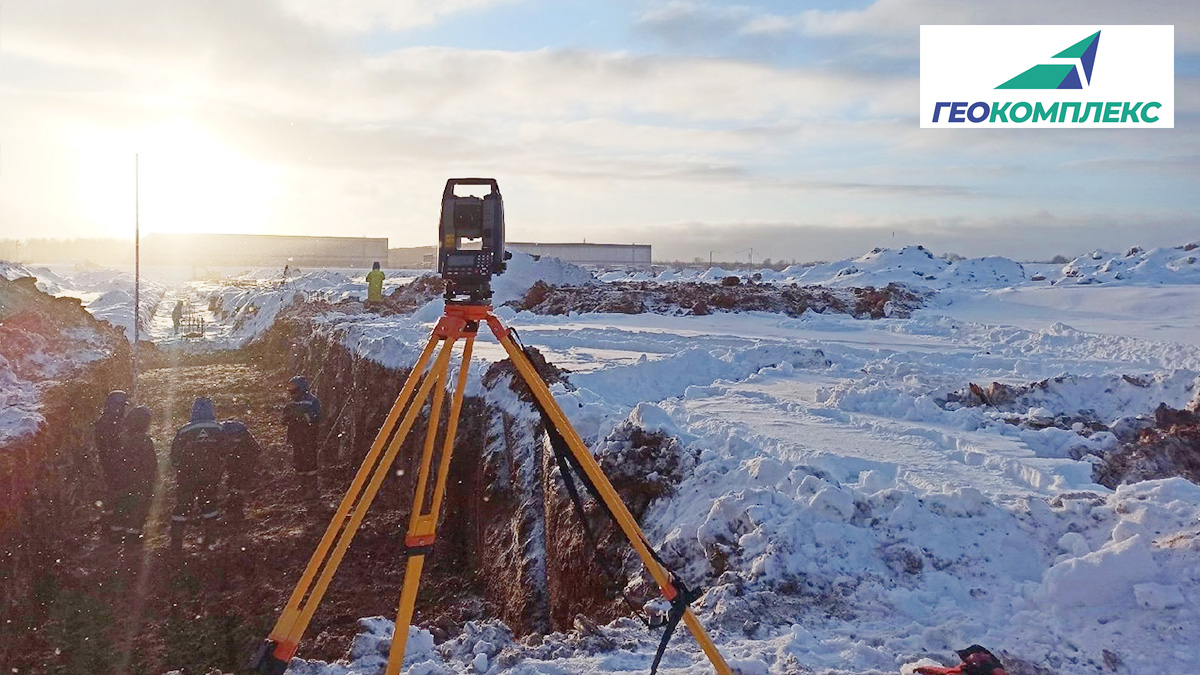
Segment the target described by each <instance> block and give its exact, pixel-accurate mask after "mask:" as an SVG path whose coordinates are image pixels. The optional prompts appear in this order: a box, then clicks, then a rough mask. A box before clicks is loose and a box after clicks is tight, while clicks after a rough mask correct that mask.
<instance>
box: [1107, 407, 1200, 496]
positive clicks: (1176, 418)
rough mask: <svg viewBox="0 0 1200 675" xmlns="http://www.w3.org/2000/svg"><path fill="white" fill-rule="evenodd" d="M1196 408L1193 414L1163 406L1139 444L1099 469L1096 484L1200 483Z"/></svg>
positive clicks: (1199, 419) (1118, 453)
mask: <svg viewBox="0 0 1200 675" xmlns="http://www.w3.org/2000/svg"><path fill="white" fill-rule="evenodd" d="M1196 404H1197V401H1193V402H1192V404H1191V405H1189V408H1191V409H1190V410H1176V409H1174V408H1170V407H1168V406H1166V405H1160V406H1159V407H1158V409H1157V410H1155V411H1154V423H1153V426H1150V427H1148V428H1145V429H1142V430H1141V432H1140V434H1139V435H1138V437H1137V439H1136V440H1134V441H1132V442H1130V443H1125V444H1124V445H1122V446H1121V448H1120V449H1118V450H1117V451H1116V452H1113V453H1111V454H1109V455H1108V456H1107V457H1105V459H1104V462H1103V463H1101V464H1099V465H1097V466H1096V469H1095V472H1094V474H1095V478H1096V482H1097V483H1100V484H1101V485H1104V486H1106V487H1110V488H1115V487H1117V486H1118V485H1120V484H1122V483H1136V482H1138V481H1143V480H1154V479H1156V478H1169V477H1171V476H1182V477H1183V478H1186V479H1188V480H1190V481H1192V482H1193V483H1200V413H1198V412H1197V411H1196V408H1197V407H1198V406H1197V405H1196Z"/></svg>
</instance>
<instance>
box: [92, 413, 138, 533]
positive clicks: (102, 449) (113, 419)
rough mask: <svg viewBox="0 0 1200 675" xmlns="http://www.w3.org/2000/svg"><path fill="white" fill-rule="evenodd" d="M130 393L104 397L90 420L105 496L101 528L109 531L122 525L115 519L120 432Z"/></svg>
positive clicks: (119, 460)
mask: <svg viewBox="0 0 1200 675" xmlns="http://www.w3.org/2000/svg"><path fill="white" fill-rule="evenodd" d="M128 402H129V395H128V394H126V393H125V392H123V391H121V390H119V389H115V390H113V391H110V392H108V396H107V397H105V399H104V410H102V411H101V412H100V417H98V418H96V421H95V422H94V423H92V442H93V445H94V446H95V448H96V458H97V459H98V460H99V461H100V472H101V473H102V474H103V476H104V485H105V488H106V492H105V497H104V499H103V500H102V501H101V504H102V506H101V527H105V526H107V527H108V529H109V530H110V531H112V532H121V531H123V530H124V526H123V525H121V524H119V523H118V522H117V521H116V520H114V514H115V509H116V504H117V501H118V500H119V499H120V495H121V489H120V488H121V486H122V483H121V479H122V475H121V474H122V466H121V455H122V453H121V431H122V428H123V426H124V423H125V406H126V405H127V404H128Z"/></svg>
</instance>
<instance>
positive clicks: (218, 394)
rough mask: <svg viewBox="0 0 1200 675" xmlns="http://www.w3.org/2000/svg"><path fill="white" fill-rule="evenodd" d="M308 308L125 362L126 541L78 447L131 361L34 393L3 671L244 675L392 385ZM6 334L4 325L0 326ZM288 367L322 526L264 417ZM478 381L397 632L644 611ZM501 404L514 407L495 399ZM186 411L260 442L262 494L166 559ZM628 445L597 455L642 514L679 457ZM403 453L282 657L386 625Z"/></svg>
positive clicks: (551, 625)
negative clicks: (131, 511)
mask: <svg viewBox="0 0 1200 675" xmlns="http://www.w3.org/2000/svg"><path fill="white" fill-rule="evenodd" d="M429 290H430V292H436V290H437V289H429ZM35 293H36V291H35ZM37 295H38V296H40V295H41V294H37ZM31 297H34V296H33V295H32V294H31ZM46 298H48V296H44V297H38V299H37V302H41V303H45V302H54V303H59V304H50V305H46V307H47V308H49V309H46V311H43V312H42V315H43V318H44V317H54V316H58V315H60V314H64V313H66V314H70V315H71V316H72V317H73V318H72V319H71V321H68V322H65V323H63V325H62V326H60V325H59V323H54V325H53V326H51V328H52V329H53V330H52V331H50V332H56V331H59V330H60V329H62V328H63V327H67V328H69V327H70V326H69V325H67V324H71V322H78V323H81V324H86V325H88V326H96V325H99V326H101V327H103V330H102V332H104V331H108V332H112V333H113V336H117V333H116V332H115V331H111V329H108V328H107V324H98V323H97V322H95V321H94V320H93V319H92V318H91V317H90V316H89V315H87V314H86V312H84V311H83V310H82V309H81V308H80V307H79V305H78V303H72V302H70V301H61V302H59V301H53V299H50V300H46ZM68 305H69V306H68ZM308 309H309V312H308V313H304V312H301V313H299V315H294V316H290V318H289V317H288V316H285V317H283V318H281V319H280V320H279V321H278V322H277V323H276V326H275V327H274V328H273V329H271V330H270V331H268V333H267V334H266V335H264V336H263V338H262V339H260V340H259V341H257V342H256V343H254V344H253V345H251V346H250V347H248V348H245V349H242V350H236V351H225V352H206V353H190V354H188V353H183V352H178V351H165V350H164V351H162V352H159V351H157V350H156V349H154V348H153V346H152V345H148V346H146V347H145V348H144V349H143V360H142V370H141V375H140V377H139V395H138V402H139V403H143V404H146V405H149V406H150V407H151V409H152V412H153V423H152V427H151V436H152V438H153V440H154V443H155V446H156V449H157V452H158V454H159V480H158V483H157V486H156V492H155V498H154V504H153V507H152V509H151V514H150V517H149V519H148V521H147V524H146V527H145V528H144V532H145V534H144V536H143V537H142V538H141V539H114V538H111V537H109V536H106V535H105V534H104V533H103V532H101V530H102V528H101V527H100V508H98V507H97V504H98V503H99V502H101V500H102V499H103V498H104V495H105V490H104V485H103V480H102V477H101V474H100V472H99V468H98V466H97V464H96V458H95V457H93V456H92V453H91V451H90V441H91V422H92V421H93V420H94V419H95V417H96V416H97V415H98V413H99V410H100V408H101V404H102V402H103V399H104V396H105V394H106V393H107V392H108V391H109V390H111V389H114V388H125V389H129V388H130V385H131V384H132V368H131V360H130V350H129V348H128V345H126V344H125V343H124V341H123V339H120V338H119V337H114V339H112V340H111V341H110V342H111V345H109V346H110V347H111V354H109V355H108V356H107V357H106V358H103V359H98V360H95V361H93V362H91V363H87V364H85V365H83V366H81V367H80V368H79V369H78V370H77V371H75V372H74V373H73V376H72V377H70V378H64V379H63V381H61V382H59V383H57V384H55V385H53V386H50V385H47V386H46V387H45V390H44V391H43V392H42V395H41V399H42V402H43V407H42V412H43V414H44V415H45V417H46V420H47V422H46V424H45V425H43V427H42V429H41V430H40V431H39V433H37V434H36V435H34V436H31V437H26V438H23V439H22V440H21V441H20V442H19V443H16V444H13V446H12V447H5V448H4V452H3V454H2V456H0V459H2V460H3V464H2V465H0V468H2V469H3V475H2V477H3V480H4V488H5V489H4V494H3V495H2V497H3V498H4V500H5V502H4V505H3V506H4V508H3V510H2V511H0V515H3V517H4V520H3V522H2V523H0V525H2V527H0V536H2V537H3V539H2V541H0V543H2V544H3V550H4V556H3V559H2V560H0V566H2V567H0V600H2V601H3V602H2V604H0V663H3V664H4V666H5V667H6V668H8V669H10V671H11V672H14V673H18V674H19V673H29V672H37V673H42V672H45V673H88V674H89V675H95V674H101V673H142V672H166V671H168V670H172V669H184V670H185V671H186V672H209V671H210V670H212V669H217V670H219V671H223V672H242V671H243V670H244V667H245V660H246V656H247V654H248V652H249V650H250V649H251V648H252V647H253V646H254V645H255V644H256V643H257V642H258V641H260V640H261V639H262V638H263V637H265V636H266V635H267V633H268V632H269V631H270V629H271V627H272V625H273V624H274V621H275V620H276V618H277V617H278V613H279V610H280V609H281V608H282V606H283V604H284V602H285V600H286V599H287V596H288V595H289V593H290V592H291V589H292V587H293V585H294V584H295V582H296V580H297V578H298V577H299V574H300V572H301V571H302V570H303V568H304V565H305V563H306V562H307V560H308V558H309V556H310V555H311V553H312V551H313V549H314V548H315V546H316V544H317V542H318V540H319V539H320V536H321V533H322V532H323V530H324V528H325V525H326V523H327V517H328V514H329V513H331V509H332V507H333V506H334V505H336V503H337V501H338V500H339V499H340V498H341V496H342V495H343V493H344V491H345V489H346V488H347V486H348V483H349V481H350V478H351V476H352V475H353V473H354V471H355V470H356V469H357V467H358V464H359V462H360V460H361V458H362V457H363V456H364V454H365V453H366V451H367V449H368V448H369V446H370V444H371V442H372V441H373V440H374V437H375V434H376V432H377V431H378V429H379V427H380V425H381V423H382V421H383V419H384V417H385V416H386V414H387V411H388V410H389V408H390V407H391V405H392V403H393V401H394V398H395V396H396V394H397V393H398V391H399V388H400V386H401V384H402V382H403V381H404V378H405V377H406V376H407V375H408V373H407V372H406V371H404V370H396V369H389V368H385V367H383V366H381V365H379V364H378V363H375V362H372V361H370V360H367V359H364V358H361V357H358V356H356V355H354V354H352V353H350V351H349V350H348V349H347V348H346V347H345V346H344V345H343V344H342V342H341V340H340V337H339V334H338V333H337V331H336V330H335V329H331V328H327V327H324V324H319V323H318V322H313V321H309V320H308V319H306V318H305V316H306V315H307V316H312V314H311V311H313V310H315V311H320V308H319V307H309V308H308ZM403 309H407V308H401V311H402V310H403ZM6 325H7V326H13V325H16V323H15V322H14V321H12V320H11V317H10V320H9V321H8V322H7V324H6ZM72 325H73V324H72ZM104 334H106V335H107V334H108V333H107V332H105V333H104ZM539 369H540V371H541V372H542V373H543V376H544V377H545V378H546V379H547V380H549V381H554V380H555V379H557V378H561V377H563V375H562V374H561V373H559V372H558V371H557V370H556V369H555V368H554V367H553V366H551V365H549V364H545V363H544V362H541V363H539ZM297 372H302V373H306V374H308V375H310V377H312V379H313V382H314V389H315V391H316V393H317V394H318V395H319V396H320V397H321V398H322V400H323V402H324V408H325V410H326V414H327V418H326V423H325V424H324V427H323V429H322V431H321V434H322V440H323V443H322V454H323V462H322V464H323V467H324V468H323V471H322V475H321V481H320V490H321V501H322V502H323V504H324V506H325V508H326V510H325V512H323V513H310V512H309V511H308V510H307V509H306V508H305V502H304V499H303V496H302V495H301V493H300V490H299V489H298V486H297V484H296V480H295V474H294V471H293V470H292V468H291V461H290V450H289V448H288V447H287V445H286V443H285V438H284V436H285V433H284V429H283V425H282V422H281V420H280V411H281V408H282V405H283V402H284V390H285V383H286V382H287V380H288V378H289V377H290V376H291V375H292V374H295V373H297ZM482 376H483V379H484V382H485V388H484V392H485V393H484V395H482V396H478V397H471V398H468V400H467V401H466V402H465V405H464V409H463V412H462V419H461V422H460V427H459V433H458V435H457V443H456V445H455V451H454V458H453V462H452V464H451V472H450V479H449V486H448V490H447V495H446V502H445V506H444V509H443V521H442V523H441V525H440V527H439V538H438V542H437V545H436V548H435V551H434V554H433V555H432V556H431V557H430V558H429V559H428V560H427V566H426V573H425V575H424V576H423V578H422V586H421V593H420V594H419V596H418V602H417V615H416V618H415V621H416V623H418V624H419V625H422V626H424V627H428V628H429V629H431V630H432V631H433V633H434V635H435V637H436V638H438V639H439V640H441V639H445V638H447V637H452V636H453V635H455V634H457V633H459V632H460V630H461V628H462V626H463V624H464V623H465V622H466V621H470V620H478V619H492V618H496V619H500V620H502V621H504V622H505V623H506V624H507V625H508V626H509V627H510V628H511V629H512V630H513V632H514V633H517V634H528V633H544V632H548V631H551V630H568V629H570V628H571V626H572V625H573V624H574V622H575V617H576V615H577V614H584V615H585V616H586V617H588V618H590V619H591V620H594V621H596V622H605V621H607V620H610V619H612V618H615V617H617V616H620V615H628V614H629V613H630V612H631V611H632V610H631V609H630V608H629V607H627V606H626V605H625V604H623V601H622V599H621V595H620V593H619V592H618V591H619V589H621V588H623V587H625V586H626V585H627V584H628V586H629V588H628V589H627V590H626V595H627V596H631V597H633V598H634V599H635V602H640V601H642V600H648V599H650V598H651V597H653V595H654V594H655V593H654V589H653V588H652V587H651V585H649V584H647V583H645V581H644V580H641V581H640V582H639V578H640V576H641V574H640V572H639V569H640V566H639V565H638V564H637V563H636V560H635V559H634V557H633V556H632V554H631V552H630V551H629V550H628V547H627V546H625V545H624V543H623V541H622V540H620V539H619V537H618V536H617V535H616V533H615V532H614V529H613V528H612V527H611V525H609V524H608V522H607V520H606V517H605V516H603V515H602V514H600V513H598V512H595V511H589V514H588V515H589V520H590V522H591V524H592V529H593V531H594V532H596V534H597V540H598V541H596V542H590V541H588V540H587V539H586V538H585V537H584V536H583V530H582V528H581V527H580V525H579V522H578V520H577V518H576V516H575V514H574V513H573V511H572V506H571V504H570V502H569V500H568V498H567V497H566V494H565V491H564V490H563V489H562V487H561V482H560V481H559V480H558V478H557V477H556V475H557V474H556V469H553V462H552V460H551V459H550V458H549V456H548V453H545V452H544V451H543V445H542V444H543V435H544V434H543V431H542V428H541V423H540V419H539V417H538V415H537V414H536V413H535V411H534V408H533V407H532V404H531V403H530V400H531V398H530V396H529V394H528V392H527V391H525V390H524V385H513V373H512V372H511V366H506V364H504V363H501V364H495V365H493V366H492V367H491V368H490V369H488V371H487V372H486V373H483V374H482ZM505 388H511V389H512V391H513V392H516V396H513V395H512V394H511V393H507V392H506V393H505V395H497V396H492V394H493V393H495V392H503V391H504V389H505ZM200 395H207V396H210V397H212V398H213V399H214V401H215V403H216V407H217V412H218V416H219V417H221V418H238V419H241V420H242V421H244V422H245V423H246V424H247V425H248V427H249V428H250V429H251V431H252V432H253V433H254V435H255V436H256V437H257V439H258V440H259V442H260V444H261V445H262V456H261V460H260V465H259V468H258V470H257V474H258V477H259V480H258V481H257V482H256V484H255V486H254V487H253V488H252V489H251V493H250V495H249V497H248V499H247V511H246V518H245V520H244V521H242V522H239V523H232V522H227V523H224V524H222V525H221V527H220V528H219V529H218V531H217V533H216V534H217V536H216V538H215V540H214V539H210V540H207V541H202V540H200V539H199V538H198V536H197V533H195V532H192V533H189V536H188V538H187V540H186V542H185V544H184V550H183V553H182V555H180V556H174V555H171V554H170V553H169V551H168V546H167V526H168V525H167V524H168V521H169V513H170V508H171V505H172V504H173V503H174V491H175V486H174V473H173V470H172V469H171V467H170V463H169V459H168V452H169V447H170V442H171V438H172V437H173V434H174V431H175V430H176V429H178V428H179V427H180V426H182V425H183V424H184V423H185V422H186V419H187V414H188V409H189V407H190V404H191V401H192V399H193V398H194V397H195V396H200ZM417 428H418V429H423V428H424V427H423V425H422V424H421V423H418V425H417ZM634 431H635V430H631V429H624V430H622V431H621V434H623V435H622V436H621V437H620V438H618V439H615V440H613V441H612V442H610V443H608V446H610V449H611V448H615V450H612V451H611V452H609V453H608V454H605V455H602V456H601V457H600V460H601V463H602V466H604V468H605V470H606V472H608V473H609V475H610V476H612V477H613V480H614V483H615V484H616V486H617V488H618V491H619V492H620V493H621V494H622V496H623V498H625V499H626V501H627V503H628V504H629V505H630V507H631V509H632V510H633V512H634V513H635V515H637V516H639V517H640V516H641V515H642V513H644V511H645V508H646V506H647V505H648V504H649V502H650V500H652V499H653V498H654V497H656V496H658V495H661V494H665V492H666V491H668V490H669V489H670V485H668V481H670V480H672V478H671V476H672V472H671V471H670V470H669V466H674V465H678V463H679V458H678V457H677V455H678V454H679V452H680V450H679V448H678V445H677V444H671V443H670V442H668V439H664V438H660V437H656V436H654V435H652V434H640V435H639V434H638V433H634ZM422 440H423V439H422V434H420V433H413V434H411V435H410V438H408V439H407V441H406V443H405V445H404V447H403V449H402V451H401V454H400V455H399V457H398V459H397V462H396V464H395V466H394V467H393V471H392V473H391V474H390V475H389V476H388V478H387V480H386V481H385V482H384V485H383V488H382V490H381V491H380V494H379V497H378V498H377V500H376V503H375V504H374V505H373V506H372V508H371V511H370V512H369V513H368V516H367V518H366V519H365V520H364V522H363V525H362V527H361V529H360V530H359V533H358V535H357V536H356V538H355V540H354V543H353V545H352V546H351V548H350V550H349V553H348V554H347V555H346V557H345V559H344V561H343V563H342V565H341V566H340V568H339V570H338V574H337V575H336V576H335V578H334V581H333V583H332V585H331V586H330V588H329V590H328V592H327V594H326V596H325V599H324V601H323V602H322V604H321V607H320V608H319V609H318V610H317V612H316V615H315V616H314V618H313V621H312V624H311V625H310V626H309V629H308V631H307V632H306V634H305V640H304V642H303V644H302V646H301V651H300V655H301V656H303V657H305V658H316V659H323V660H335V659H337V658H340V657H341V656H342V655H343V654H344V653H345V652H346V650H347V648H348V647H349V646H350V644H351V640H352V638H353V636H354V635H355V634H356V633H357V632H358V630H359V627H358V623H357V620H358V618H359V617H363V616H371V615H383V616H388V617H391V616H394V614H395V606H396V601H397V598H398V595H399V589H400V586H401V583H402V578H403V565H404V562H405V561H404V558H403V557H402V555H401V546H402V539H403V533H404V530H405V528H406V526H407V521H408V514H409V510H410V506H411V499H412V494H413V487H414V486H413V482H414V479H415V476H416V474H417V471H416V469H417V461H418V456H419V455H418V449H419V444H420V443H421V441H422ZM621 451H630V452H635V453H638V458H639V460H640V459H649V460H651V461H657V462H659V464H663V463H664V462H665V464H664V466H663V467H661V468H663V470H662V471H660V472H659V474H658V475H657V477H656V478H655V480H654V481H647V480H643V479H642V478H640V477H639V476H638V475H636V474H630V475H626V474H628V473H629V472H628V468H629V467H628V460H629V458H628V457H622V456H621V455H620V452H621ZM623 462H624V463H625V466H622V463H623ZM622 471H624V472H625V473H622ZM676 473H678V472H676ZM675 480H677V477H676V478H675ZM594 508H595V505H589V509H594ZM597 548H598V549H599V551H598V552H597V550H596V549H597ZM631 580H633V583H629V582H630V581H631Z"/></svg>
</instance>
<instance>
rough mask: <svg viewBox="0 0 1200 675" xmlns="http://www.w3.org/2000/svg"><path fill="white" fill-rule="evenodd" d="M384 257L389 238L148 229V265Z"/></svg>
mask: <svg viewBox="0 0 1200 675" xmlns="http://www.w3.org/2000/svg"><path fill="white" fill-rule="evenodd" d="M387 259H388V240H387V239H386V238H375V237H296V236H276V235H269V234H149V235H146V236H145V237H143V238H142V262H143V263H144V264H148V265H203V266H221V267H229V266H248V267H283V266H284V265H291V266H292V267H299V268H305V267H366V268H370V267H371V263H373V262H380V263H383V262H385V261H386V260H387Z"/></svg>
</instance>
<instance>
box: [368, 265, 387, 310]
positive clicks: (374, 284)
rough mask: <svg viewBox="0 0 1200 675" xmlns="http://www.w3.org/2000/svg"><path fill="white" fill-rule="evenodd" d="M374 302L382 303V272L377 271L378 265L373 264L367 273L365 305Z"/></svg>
mask: <svg viewBox="0 0 1200 675" xmlns="http://www.w3.org/2000/svg"><path fill="white" fill-rule="evenodd" d="M376 302H383V272H382V271H381V270H380V269H379V263H375V264H374V265H373V266H372V267H371V271H370V272H367V304H368V305H370V304H374V303H376Z"/></svg>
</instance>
